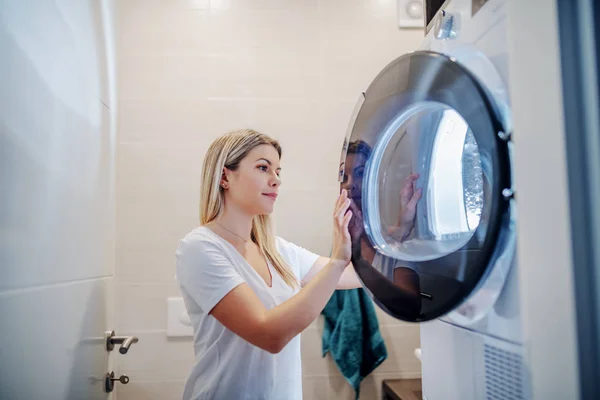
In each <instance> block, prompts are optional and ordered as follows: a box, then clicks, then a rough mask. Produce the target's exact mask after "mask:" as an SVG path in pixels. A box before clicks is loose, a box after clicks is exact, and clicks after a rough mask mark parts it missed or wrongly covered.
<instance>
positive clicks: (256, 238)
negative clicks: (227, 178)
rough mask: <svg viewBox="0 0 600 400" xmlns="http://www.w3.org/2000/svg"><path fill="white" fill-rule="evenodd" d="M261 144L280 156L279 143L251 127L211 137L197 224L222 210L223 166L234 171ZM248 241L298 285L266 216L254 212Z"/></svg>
mask: <svg viewBox="0 0 600 400" xmlns="http://www.w3.org/2000/svg"><path fill="white" fill-rule="evenodd" d="M262 144H268V145H271V146H273V147H274V148H275V150H277V153H278V154H279V158H281V146H280V145H279V143H278V142H277V141H276V140H275V139H272V138H270V137H269V136H267V135H264V134H262V133H259V132H256V131H254V130H252V129H242V130H238V131H233V132H229V133H227V134H225V135H223V136H221V137H219V138H218V139H217V140H215V141H214V142H213V143H212V144H211V145H210V147H209V148H208V151H207V153H206V156H205V157H204V165H203V166H202V186H201V191H200V225H206V224H208V223H209V222H212V221H213V220H215V219H217V218H218V217H219V216H221V213H222V212H223V206H224V205H225V193H224V189H223V188H222V187H221V185H220V183H221V177H222V176H223V168H227V169H229V170H232V171H235V170H236V169H237V168H238V167H239V164H240V161H242V159H243V158H244V157H246V155H248V153H249V152H250V150H252V149H253V148H255V147H256V146H260V145H262ZM251 238H252V241H253V242H255V243H256V244H257V245H258V248H259V249H260V251H261V252H262V253H263V254H264V255H265V257H266V258H267V260H268V261H269V262H270V263H271V265H272V266H273V268H275V270H276V271H277V273H278V274H279V275H280V276H281V278H283V280H284V281H285V283H287V284H288V285H289V286H290V287H292V288H295V287H298V286H299V285H298V280H297V279H296V276H295V275H294V274H293V273H292V272H291V270H290V268H289V267H288V266H287V264H286V263H285V261H284V260H283V258H282V257H281V255H280V254H279V252H278V251H277V248H276V246H275V235H274V234H273V230H272V227H271V218H270V216H269V215H257V216H255V217H254V218H253V220H252V231H251Z"/></svg>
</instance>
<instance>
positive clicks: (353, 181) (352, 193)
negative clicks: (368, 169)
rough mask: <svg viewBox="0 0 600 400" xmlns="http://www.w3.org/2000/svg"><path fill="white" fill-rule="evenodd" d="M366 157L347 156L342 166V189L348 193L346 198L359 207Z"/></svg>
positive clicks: (362, 155) (358, 155)
mask: <svg viewBox="0 0 600 400" xmlns="http://www.w3.org/2000/svg"><path fill="white" fill-rule="evenodd" d="M366 162H367V157H366V156H365V155H364V154H362V153H352V154H348V156H347V157H346V163H345V165H344V180H343V181H342V189H346V190H347V191H348V196H349V197H350V198H351V199H352V200H354V203H356V205H358V206H359V207H360V204H361V202H360V201H361V195H362V183H363V175H364V173H365V164H366Z"/></svg>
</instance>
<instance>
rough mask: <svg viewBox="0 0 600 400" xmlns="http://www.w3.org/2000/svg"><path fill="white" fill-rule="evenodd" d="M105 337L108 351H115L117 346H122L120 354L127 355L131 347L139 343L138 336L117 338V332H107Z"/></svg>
mask: <svg viewBox="0 0 600 400" xmlns="http://www.w3.org/2000/svg"><path fill="white" fill-rule="evenodd" d="M105 336H106V350H107V351H113V349H114V348H115V344H120V345H121V347H120V348H119V353H121V354H127V352H128V351H129V348H130V347H131V345H132V344H134V343H137V342H138V341H139V339H138V338H137V337H136V336H115V331H107V332H106V335H105Z"/></svg>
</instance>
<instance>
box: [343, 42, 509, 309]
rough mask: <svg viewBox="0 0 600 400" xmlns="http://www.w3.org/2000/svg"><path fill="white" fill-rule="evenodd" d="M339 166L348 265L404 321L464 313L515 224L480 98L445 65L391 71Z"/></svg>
mask: <svg viewBox="0 0 600 400" xmlns="http://www.w3.org/2000/svg"><path fill="white" fill-rule="evenodd" d="M364 96H365V97H364V102H363V104H362V105H361V107H360V110H359V111H358V114H357V116H356V120H355V122H354V125H353V128H352V130H351V134H350V136H349V138H348V139H347V143H346V146H345V148H344V154H343V157H342V162H341V171H340V176H342V187H343V188H346V189H347V190H348V192H349V195H350V197H351V198H352V200H353V203H354V204H353V208H354V211H355V215H356V216H355V217H354V218H353V220H352V221H351V227H350V228H351V236H352V238H353V243H354V244H353V263H354V266H355V269H356V271H357V273H358V275H359V277H360V278H361V280H362V282H363V285H364V287H365V289H366V290H367V291H368V292H369V294H370V295H371V297H372V298H373V300H374V301H375V302H377V303H378V305H379V306H380V307H382V308H383V309H384V310H386V311H387V312H388V313H389V314H391V315H393V316H395V317H397V318H400V319H404V320H408V321H425V320H429V319H433V318H437V317H440V316H442V315H444V314H446V313H447V312H449V311H451V310H453V309H455V308H456V307H458V306H459V305H460V304H461V303H462V302H463V301H464V300H465V299H466V298H467V296H468V295H469V294H470V293H471V292H472V291H473V290H474V289H475V288H476V287H478V285H481V284H482V282H483V281H484V280H485V278H486V277H487V276H488V275H489V272H490V269H491V267H490V265H492V264H493V261H494V258H495V257H498V255H499V254H500V253H499V251H500V252H501V250H502V249H498V246H497V244H498V243H499V242H501V241H500V240H499V237H500V235H501V234H502V232H503V226H504V228H506V226H505V225H506V224H507V223H508V222H507V221H509V220H510V218H508V217H507V215H508V214H509V213H510V211H509V204H510V195H509V194H510V193H511V192H510V191H507V190H506V189H510V171H509V159H508V144H507V141H506V135H504V134H503V133H502V129H501V126H500V124H499V122H498V121H499V119H498V118H496V116H495V110H494V108H493V105H492V103H491V102H490V100H489V98H488V96H486V93H485V90H484V89H483V88H482V87H481V86H480V85H479V83H478V82H477V81H476V79H475V78H474V77H472V76H471V75H470V74H469V72H468V71H467V70H466V69H464V68H463V67H461V66H460V65H458V64H457V63H456V62H454V61H452V60H450V59H449V58H446V57H444V56H442V55H439V54H435V53H429V52H418V53H412V54H410V55H407V56H403V57H400V58H399V59H397V60H395V61H394V62H393V63H391V64H390V65H389V66H388V67H386V69H384V70H383V71H382V72H381V73H380V74H379V76H378V77H377V78H376V79H375V81H374V82H373V83H372V84H371V86H370V87H369V89H368V90H367V92H366V93H365V95H364Z"/></svg>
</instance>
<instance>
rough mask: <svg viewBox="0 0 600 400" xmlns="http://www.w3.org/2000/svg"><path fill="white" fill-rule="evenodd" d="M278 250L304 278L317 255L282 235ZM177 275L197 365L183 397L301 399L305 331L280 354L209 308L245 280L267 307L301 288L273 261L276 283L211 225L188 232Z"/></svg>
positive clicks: (181, 246)
mask: <svg viewBox="0 0 600 400" xmlns="http://www.w3.org/2000/svg"><path fill="white" fill-rule="evenodd" d="M276 246H277V250H278V251H279V253H280V254H281V256H282V258H283V259H284V260H285V262H286V263H287V264H288V265H289V267H290V268H291V269H292V270H293V272H294V274H295V275H296V276H297V277H298V281H300V280H301V279H302V278H303V277H304V275H305V274H306V273H307V272H308V271H309V270H310V268H311V267H312V265H313V264H314V263H315V261H316V260H317V258H318V257H319V256H318V255H316V254H314V253H311V252H310V251H308V250H306V249H303V248H301V247H299V246H296V245H295V244H293V243H290V242H287V241H285V240H284V239H282V238H279V237H277V240H276ZM176 256H177V279H178V281H179V284H180V286H181V290H182V295H183V299H184V302H185V306H186V309H187V312H188V314H189V317H190V320H191V322H192V326H193V327H194V354H195V358H196V365H195V366H194V367H193V369H192V372H191V374H190V376H189V378H188V380H187V382H186V385H185V389H184V393H183V398H184V400H208V399H215V400H228V399H248V400H259V399H260V400H295V399H298V400H301V399H302V364H301V359H300V335H297V336H296V337H294V338H293V339H292V340H291V341H290V342H289V343H288V344H287V345H286V346H285V348H284V349H283V350H282V351H281V352H280V353H278V354H271V353H269V352H267V351H265V350H263V349H261V348H259V347H256V346H254V345H252V344H250V343H249V342H247V341H245V340H244V339H242V338H241V337H239V336H238V335H236V334H235V333H233V332H232V331H230V330H228V329H227V328H225V326H223V325H222V324H221V323H220V322H219V321H218V320H217V319H215V318H214V317H213V316H212V315H208V313H209V312H210V311H211V310H212V308H213V307H214V306H215V305H216V304H217V303H218V302H219V301H220V300H221V299H222V298H223V297H224V296H225V295H226V294H227V293H229V291H231V290H232V289H233V288H235V287H236V286H238V285H240V284H241V283H244V282H246V283H247V284H248V285H249V286H250V288H252V290H253V291H254V292H255V293H256V295H257V296H258V297H259V298H260V300H261V301H262V303H263V304H264V306H265V307H266V308H267V309H271V308H273V307H275V306H277V305H278V304H281V303H282V302H284V301H285V300H287V299H289V298H290V297H291V296H292V295H294V294H295V293H297V292H298V289H292V288H290V287H289V286H288V285H287V284H286V283H285V282H284V281H283V279H282V278H281V277H280V276H279V274H278V273H277V271H275V270H274V269H273V267H272V266H271V265H270V263H269V270H270V272H271V276H272V287H269V286H268V285H267V283H266V282H265V281H264V279H263V278H262V277H261V276H260V275H259V274H258V273H257V272H256V271H255V270H254V269H253V268H252V267H251V266H250V264H248V262H247V261H246V260H245V259H244V258H243V257H242V255H241V254H240V253H239V252H238V251H237V249H236V248H235V247H234V246H232V245H231V243H229V242H227V241H226V240H225V239H223V238H222V237H220V236H219V235H217V234H216V233H214V232H213V231H211V230H210V229H208V228H206V227H198V228H196V229H194V230H192V231H191V232H190V233H188V234H187V235H186V236H185V238H183V239H182V240H181V241H180V243H179V247H178V249H177V252H176Z"/></svg>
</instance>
